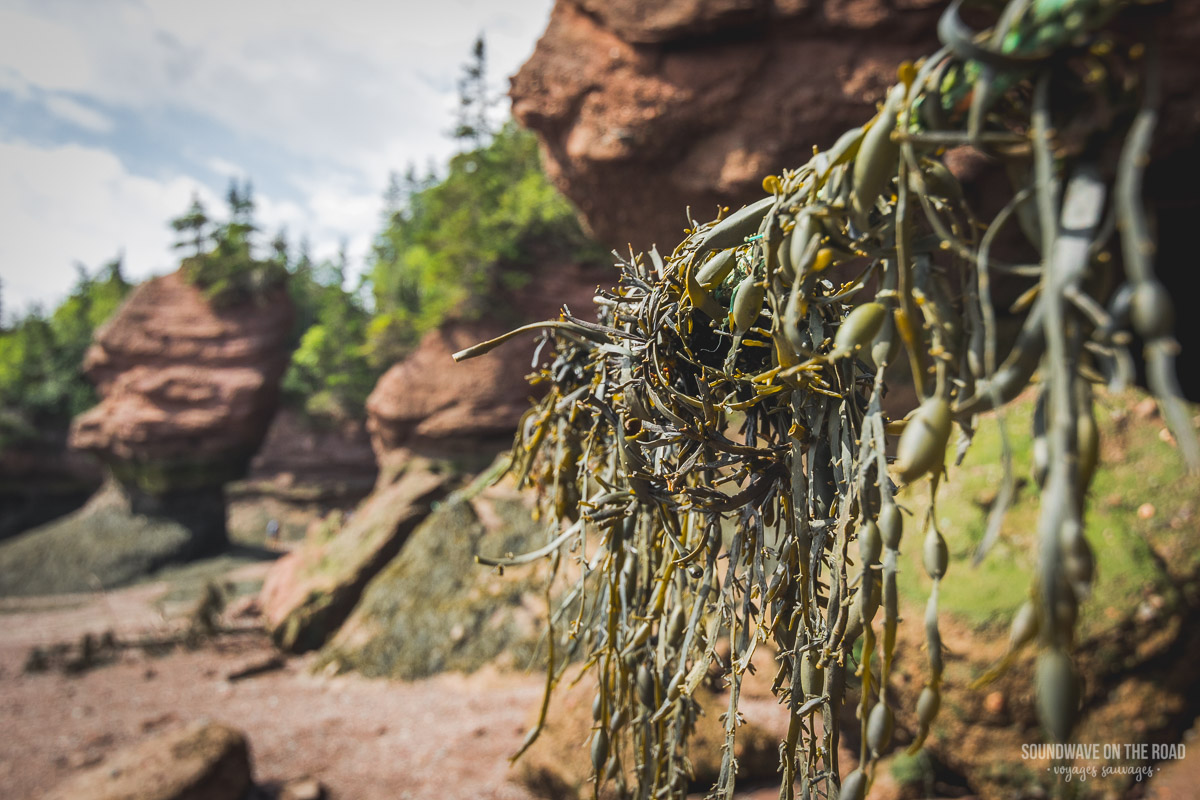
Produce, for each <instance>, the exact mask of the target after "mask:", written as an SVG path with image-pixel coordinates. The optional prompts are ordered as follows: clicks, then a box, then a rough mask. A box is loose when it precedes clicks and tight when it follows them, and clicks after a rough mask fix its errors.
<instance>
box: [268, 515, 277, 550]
mask: <svg viewBox="0 0 1200 800" xmlns="http://www.w3.org/2000/svg"><path fill="white" fill-rule="evenodd" d="M267 544H272V545H275V544H279V520H277V519H275V518H274V517H272V518H271V519H269V520H267Z"/></svg>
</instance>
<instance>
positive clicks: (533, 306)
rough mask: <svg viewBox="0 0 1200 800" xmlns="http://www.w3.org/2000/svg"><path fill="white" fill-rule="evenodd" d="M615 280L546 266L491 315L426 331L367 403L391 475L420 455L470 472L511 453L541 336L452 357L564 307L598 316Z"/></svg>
mask: <svg viewBox="0 0 1200 800" xmlns="http://www.w3.org/2000/svg"><path fill="white" fill-rule="evenodd" d="M608 277H609V276H608V275H607V274H606V273H605V272H601V271H598V270H592V269H585V268H582V267H579V266H577V265H574V264H568V263H561V262H557V263H550V264H546V265H544V266H541V267H539V268H538V269H537V270H536V272H534V274H532V275H531V276H530V278H529V281H528V283H526V285H525V286H524V287H523V288H521V289H520V290H517V291H515V292H512V293H510V294H509V295H508V296H506V297H498V298H496V303H495V304H494V305H493V309H492V311H491V312H490V313H489V314H488V316H487V317H485V318H482V319H474V320H458V321H454V322H449V323H447V324H445V325H443V326H442V327H441V328H439V329H437V330H434V331H431V332H430V333H429V334H427V335H426V336H425V338H424V339H423V340H422V341H421V343H420V345H418V347H417V349H416V350H415V351H414V352H413V353H412V354H411V355H410V356H409V357H408V358H406V359H405V360H404V361H401V362H400V363H398V364H396V365H395V366H393V367H392V368H391V369H389V370H388V371H387V372H386V373H384V375H383V377H382V378H380V379H379V383H378V384H377V385H376V386H375V390H374V391H373V392H372V393H371V396H370V398H368V400H367V414H368V419H367V429H368V430H369V431H370V433H371V444H372V446H373V447H374V448H375V454H376V457H377V459H378V461H379V465H380V468H381V470H383V472H384V473H385V476H386V474H387V473H388V472H389V471H390V470H394V469H395V468H397V467H398V466H399V465H402V464H403V463H404V461H406V460H407V459H408V458H409V457H410V456H411V455H412V454H414V453H415V454H419V455H423V456H428V457H435V458H450V459H453V460H455V461H456V462H457V463H459V464H460V465H461V466H462V467H464V468H466V469H468V470H470V469H480V468H482V467H483V466H485V465H486V464H487V463H488V462H489V461H491V459H492V458H493V457H494V456H495V455H496V453H498V452H500V451H501V450H505V449H507V448H508V446H509V445H511V444H512V434H513V431H514V430H516V426H517V420H519V419H520V418H521V415H522V414H524V413H525V412H526V411H527V410H528V409H529V406H530V403H529V398H530V396H531V395H532V394H533V392H534V389H532V388H531V387H530V386H529V384H528V383H527V382H526V380H525V376H526V375H527V374H528V373H529V372H530V371H531V368H532V365H531V355H532V350H531V347H530V343H531V342H532V341H533V339H534V337H535V334H530V335H529V337H528V338H523V339H519V340H516V341H513V342H511V343H509V344H506V345H504V346H502V347H500V348H497V349H496V350H493V351H492V352H491V353H489V354H488V356H487V358H474V359H470V360H467V361H464V362H462V363H459V364H456V363H454V361H453V359H452V358H451V356H452V355H453V354H454V353H455V352H457V351H459V350H463V349H465V348H467V347H470V346H471V345H474V344H478V343H479V342H482V341H485V340H487V339H490V338H492V337H494V336H498V335H500V334H501V333H504V332H506V331H508V330H511V329H512V328H514V327H516V326H517V325H520V324H522V323H525V322H532V321H535V320H542V319H551V318H554V317H556V316H557V314H558V310H559V309H560V308H561V307H562V306H563V305H564V304H565V305H566V306H567V307H568V308H570V309H571V311H572V312H573V313H575V314H577V315H579V316H582V317H585V318H587V319H591V318H592V317H593V315H594V314H595V306H594V305H593V304H592V296H593V294H594V293H595V288H596V285H597V283H600V282H602V281H606V280H607V279H608Z"/></svg>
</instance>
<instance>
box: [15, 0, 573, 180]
mask: <svg viewBox="0 0 1200 800" xmlns="http://www.w3.org/2000/svg"><path fill="white" fill-rule="evenodd" d="M550 2H551V0H523V2H512V3H505V4H503V6H496V5H494V4H492V3H488V2H482V1H481V0H440V1H439V2H436V3H416V2H381V1H380V0H358V1H357V2H344V3H339V4H336V5H334V4H329V3H318V2H304V0H258V1H257V2H253V3H246V2H243V1H242V0H213V1H212V2H207V3H192V2H183V1H182V0H150V1H149V2H145V3H139V2H135V1H134V0H116V1H115V2H106V3H93V2H83V0H75V2H65V3H55V4H44V3H40V2H28V1H26V2H17V3H16V6H17V8H18V9H20V10H19V11H14V10H7V11H0V45H2V46H0V65H3V64H4V62H7V63H8V65H9V66H10V67H11V68H14V69H15V70H16V71H17V72H18V73H19V75H20V76H21V77H22V78H23V79H24V80H26V81H28V82H29V83H31V84H33V85H35V86H38V87H40V88H42V89H45V90H49V91H66V92H75V93H80V94H85V95H88V96H90V97H94V98H96V99H97V100H99V101H101V102H103V103H106V104H111V105H116V106H122V107H128V108H153V107H175V108H181V109H186V110H188V111H192V112H196V113H200V114H202V115H204V116H206V117H210V118H212V119H215V120H218V121H220V122H221V123H222V124H225V125H228V126H229V127H231V128H233V129H234V130H236V131H239V132H243V133H245V134H248V135H252V136H255V137H259V138H264V139H268V140H270V141H272V142H276V143H278V144H279V145H280V146H282V147H284V148H286V149H287V150H289V151H291V152H294V153H296V154H299V155H304V156H317V157H320V158H322V159H325V160H331V161H334V162H337V163H340V164H343V165H345V166H350V167H361V166H362V165H363V164H364V163H366V162H369V160H370V157H371V154H372V153H374V152H378V151H379V150H380V149H381V148H383V149H386V148H388V147H389V146H394V145H395V144H396V143H397V142H403V143H405V144H406V145H407V149H409V150H410V151H411V152H412V154H413V157H415V158H416V159H417V160H418V161H419V160H422V159H423V158H424V157H425V156H426V155H427V154H432V155H443V154H445V153H446V152H447V151H448V150H449V148H450V144H449V143H448V142H447V141H446V139H445V137H444V136H443V135H442V132H443V131H445V130H446V129H447V128H449V127H450V119H449V112H450V110H451V109H452V108H453V100H454V92H455V87H454V82H455V79H456V77H457V75H458V68H459V65H460V64H462V63H463V62H464V61H465V60H466V58H467V56H468V52H469V49H470V45H471V42H472V40H473V38H474V37H475V35H476V34H477V33H480V32H483V33H485V34H488V35H489V55H490V59H489V60H490V62H491V73H492V76H493V78H494V81H495V82H496V83H497V85H499V84H500V83H502V82H503V81H502V79H503V77H505V76H507V75H509V74H511V73H512V72H514V71H515V70H516V68H517V67H518V66H519V65H520V63H521V62H522V61H523V60H524V58H525V57H526V56H527V55H528V54H529V53H530V52H531V51H532V49H533V45H534V42H535V39H536V36H537V34H538V32H539V31H540V30H541V27H542V25H544V22H545V19H546V18H547V16H548V13H549V8H550Z"/></svg>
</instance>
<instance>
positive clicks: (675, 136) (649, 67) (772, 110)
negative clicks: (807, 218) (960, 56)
mask: <svg viewBox="0 0 1200 800" xmlns="http://www.w3.org/2000/svg"><path fill="white" fill-rule="evenodd" d="M945 6H946V3H945V2H943V1H942V0H664V1H663V2H660V3H637V2H634V0H614V1H613V2H601V0H557V2H556V4H555V7H554V11H553V13H552V15H551V18H550V23H549V26H548V27H547V29H546V32H545V34H544V35H543V36H542V38H541V40H540V41H539V42H538V45H537V49H536V50H535V51H534V53H533V56H532V57H531V58H530V59H529V61H528V62H527V63H526V64H525V65H524V67H522V68H521V70H520V72H519V73H518V74H517V75H516V76H515V77H514V78H513V81H512V89H511V91H510V95H511V96H512V99H513V113H514V114H515V115H516V117H517V119H519V120H520V121H521V123H522V124H524V125H525V126H527V127H529V128H531V129H533V130H534V131H536V132H537V134H538V136H539V138H540V139H541V141H542V144H543V151H544V154H545V156H546V164H547V169H548V170H549V172H550V174H551V177H552V178H553V179H554V182H555V184H556V185H557V186H558V188H559V189H560V190H561V191H562V192H563V193H564V194H566V195H567V196H568V197H570V198H571V200H572V201H574V202H575V204H576V205H577V206H578V207H579V209H580V211H581V212H582V213H583V216H584V217H585V218H586V221H587V223H588V224H589V225H590V226H591V228H592V230H593V232H594V233H595V234H596V235H597V236H598V237H599V238H600V239H601V240H602V241H603V242H605V243H606V244H608V245H609V246H612V247H616V248H619V249H622V250H623V249H624V248H625V246H626V244H627V243H631V244H632V245H633V247H634V248H635V249H636V250H648V249H649V248H650V246H651V244H654V243H657V244H658V247H659V249H660V250H662V249H664V248H667V249H669V248H671V247H672V246H674V244H675V243H676V242H678V241H679V240H680V239H681V238H682V232H683V229H684V228H685V227H687V226H688V221H687V218H686V216H685V214H684V209H685V208H687V207H690V208H691V212H692V214H693V215H694V216H695V218H696V219H697V220H708V219H711V218H712V217H713V216H715V211H716V208H717V206H718V205H729V206H731V207H733V208H737V207H738V206H740V205H742V204H744V203H747V202H749V201H751V200H754V199H758V198H759V197H761V196H762V188H761V183H760V182H761V180H762V177H763V176H764V175H766V174H768V173H772V172H778V171H779V170H781V169H782V168H785V167H796V166H798V165H800V164H802V163H804V162H805V161H807V160H808V158H809V157H810V155H811V152H812V150H811V149H812V147H813V146H814V145H816V146H819V147H822V148H824V147H828V146H830V145H831V144H832V143H833V142H834V140H835V139H836V138H837V137H838V135H840V134H841V133H842V132H844V131H845V130H847V129H848V128H851V127H853V126H855V125H860V124H862V123H863V122H864V121H865V120H866V119H868V118H869V117H870V116H871V115H872V114H873V113H874V109H875V103H876V102H877V101H879V100H882V98H883V95H884V92H885V90H886V89H887V87H888V86H890V85H891V84H892V83H894V82H895V80H896V68H897V65H899V64H900V63H901V61H903V60H905V59H912V58H917V57H920V56H924V55H928V54H930V53H932V52H934V51H935V50H937V49H938V47H939V44H938V41H937V36H936V29H937V20H938V17H939V15H940V14H941V12H942V9H943V8H944V7H945ZM1192 6H1194V4H1186V3H1176V4H1174V7H1173V8H1172V10H1171V15H1170V18H1169V19H1168V20H1165V23H1166V24H1163V25H1162V26H1161V34H1162V37H1163V57H1164V70H1163V75H1164V87H1163V97H1164V113H1163V118H1162V121H1161V125H1160V131H1159V134H1160V135H1159V143H1160V144H1159V147H1158V151H1159V152H1158V155H1159V156H1161V157H1163V158H1165V157H1167V156H1170V155H1171V154H1172V153H1182V154H1189V153H1190V154H1191V155H1190V157H1189V158H1185V159H1183V161H1186V162H1187V163H1186V164H1182V163H1178V161H1177V162H1176V163H1174V164H1173V165H1172V166H1171V167H1170V168H1169V169H1168V170H1167V171H1166V173H1165V174H1166V175H1171V176H1178V174H1179V170H1180V169H1181V168H1182V169H1185V170H1186V171H1187V172H1188V174H1189V175H1190V176H1191V177H1193V178H1194V177H1197V176H1200V169H1198V168H1197V164H1196V162H1197V160H1198V159H1197V158H1196V156H1195V151H1196V148H1195V143H1196V136H1197V131H1198V130H1200V116H1198V115H1197V114H1196V112H1195V90H1194V86H1195V81H1196V80H1197V73H1198V72H1200V66H1198V64H1200V62H1197V61H1196V59H1195V57H1194V48H1195V44H1196V42H1197V41H1198V40H1200V10H1198V9H1197V8H1195V7H1192ZM1153 183H1154V181H1153V176H1148V184H1153ZM1164 183H1165V184H1166V185H1164V186H1163V187H1162V191H1161V192H1160V193H1159V194H1160V195H1167V196H1168V197H1166V201H1167V202H1168V204H1169V205H1170V206H1171V207H1172V208H1174V206H1176V205H1177V204H1178V203H1179V202H1184V201H1183V200H1181V198H1179V197H1178V196H1177V195H1179V194H1180V193H1179V192H1178V191H1177V190H1175V189H1172V188H1171V187H1172V186H1190V185H1194V184H1193V183H1190V182H1185V181H1179V180H1169V181H1165V182H1164ZM1194 197H1195V193H1194V192H1192V193H1191V194H1190V197H1189V198H1188V199H1187V201H1186V202H1185V204H1187V205H1189V207H1190V210H1191V211H1193V212H1194V211H1195V210H1196V203H1195V200H1194V199H1191V198H1194Z"/></svg>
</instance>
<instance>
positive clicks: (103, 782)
mask: <svg viewBox="0 0 1200 800" xmlns="http://www.w3.org/2000/svg"><path fill="white" fill-rule="evenodd" d="M250 786H251V777H250V752H249V749H248V747H247V745H246V738H245V737H244V736H243V735H242V734H241V733H240V732H238V731H236V730H234V729H233V728H230V727H228V726H225V725H221V724H217V723H204V722H198V723H195V724H193V725H190V726H188V727H186V728H183V729H180V730H178V731H174V732H172V733H169V734H166V735H164V736H157V737H155V738H153V739H150V740H148V741H145V742H142V743H141V744H138V745H135V746H133V747H131V748H129V749H127V750H122V751H121V752H119V753H117V754H116V755H114V756H113V757H112V758H110V759H108V760H107V761H105V762H104V763H103V764H100V765H98V766H95V767H93V768H91V769H89V770H87V771H86V772H81V773H79V774H78V775H75V776H74V777H73V778H71V779H68V780H67V781H65V782H64V783H62V784H60V785H59V786H57V787H56V788H54V789H52V790H51V791H50V792H48V793H47V794H46V795H44V798H43V800H242V798H244V797H245V795H246V792H248V791H249V790H250Z"/></svg>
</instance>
